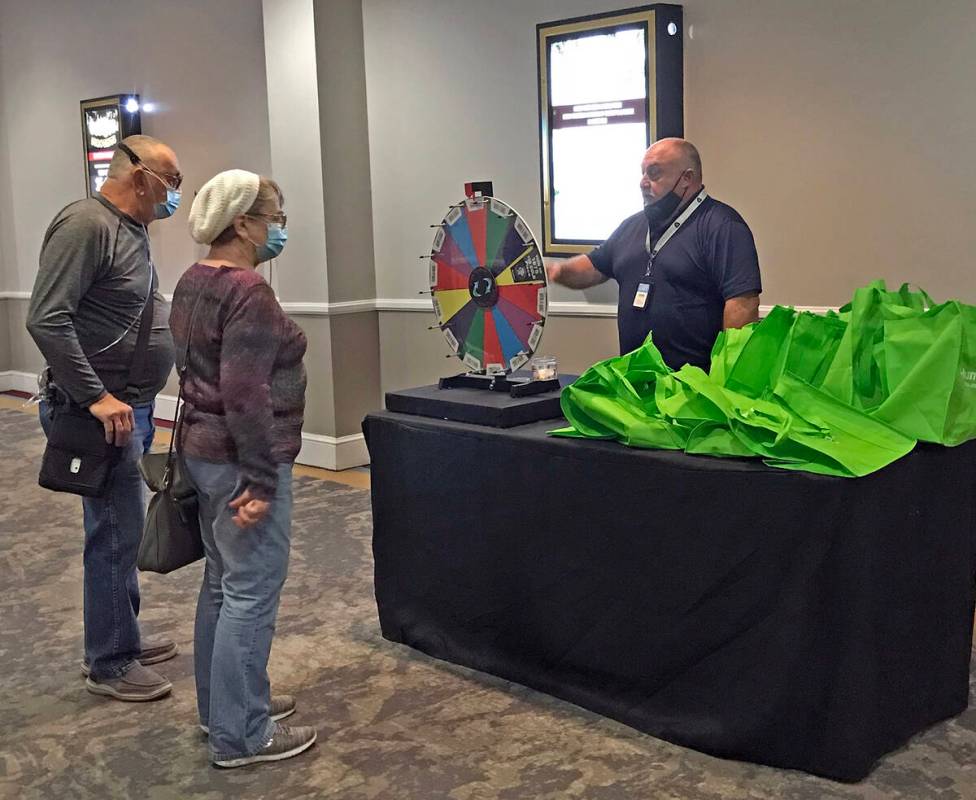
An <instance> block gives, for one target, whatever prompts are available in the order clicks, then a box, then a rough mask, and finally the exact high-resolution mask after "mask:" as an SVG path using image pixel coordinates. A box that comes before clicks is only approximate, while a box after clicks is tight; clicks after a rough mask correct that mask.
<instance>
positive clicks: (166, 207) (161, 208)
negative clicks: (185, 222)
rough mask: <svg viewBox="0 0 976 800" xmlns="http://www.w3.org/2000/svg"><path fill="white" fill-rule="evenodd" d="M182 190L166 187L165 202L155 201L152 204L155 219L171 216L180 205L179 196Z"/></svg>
mask: <svg viewBox="0 0 976 800" xmlns="http://www.w3.org/2000/svg"><path fill="white" fill-rule="evenodd" d="M181 196H182V192H180V190H179V189H170V188H168V187H167V189H166V202H165V203H156V204H155V205H154V206H153V215H154V216H155V217H156V219H166V218H167V217H171V216H173V214H174V212H175V211H176V209H177V208H179V205H180V197H181Z"/></svg>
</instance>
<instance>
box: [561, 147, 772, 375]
mask: <svg viewBox="0 0 976 800" xmlns="http://www.w3.org/2000/svg"><path fill="white" fill-rule="evenodd" d="M640 188H641V193H642V194H643V195H644V210H643V211H642V212H639V213H637V214H634V215H633V216H631V217H628V218H627V219H625V220H624V221H623V222H622V223H621V224H620V226H619V227H618V228H617V230H615V231H614V232H613V233H612V234H611V235H610V238H609V239H607V240H606V242H604V243H603V244H602V245H600V246H599V247H597V248H596V249H595V250H593V251H592V252H591V253H590V254H589V255H579V256H574V257H573V258H569V259H566V260H564V261H552V262H550V263H549V264H548V265H547V271H548V275H549V279H550V280H552V281H555V282H556V283H560V284H562V285H564V286H568V287H570V288H571V289H587V288H589V287H591V286H596V285H597V284H600V283H603V282H605V281H607V280H609V279H611V278H612V279H614V280H615V281H617V284H618V286H619V299H618V303H617V330H618V334H619V338H620V352H621V353H628V352H630V351H631V350H634V349H636V348H638V347H640V345H641V344H642V343H643V342H644V340H645V339H646V338H647V334H648V332H653V334H654V344H655V345H656V346H657V348H658V350H660V351H661V355H662V356H663V357H664V361H665V363H666V364H667V365H668V366H669V367H671V368H672V369H679V368H680V367H681V366H683V365H684V364H693V365H694V366H697V367H701V368H702V369H705V370H707V369H708V367H709V363H710V354H711V350H712V345H713V344H714V342H715V337H716V336H717V335H718V333H719V331H721V330H722V329H723V328H739V327H741V326H743V325H745V324H747V323H749V322H754V321H755V320H757V319H758V318H759V293H760V292H761V291H762V283H761V281H760V277H759V258H758V256H757V254H756V245H755V242H754V241H753V238H752V232H751V231H750V230H749V226H748V225H746V223H745V221H744V220H743V219H742V217H741V216H739V214H738V212H736V211H735V209H733V208H732V207H731V206H728V205H726V204H725V203H721V202H719V201H718V200H715V199H714V198H711V197H709V196H708V194H707V193H706V192H705V189H704V185H703V183H702V165H701V157H700V156H699V154H698V150H697V149H696V148H695V146H694V145H693V144H691V143H690V142H688V141H686V140H684V139H661V140H659V141H657V142H655V143H654V144H653V145H652V146H651V148H650V149H649V150H648V151H647V152H646V153H645V154H644V158H643V160H642V162H641V181H640Z"/></svg>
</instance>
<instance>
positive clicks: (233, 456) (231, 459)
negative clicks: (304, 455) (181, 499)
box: [170, 264, 306, 500]
mask: <svg viewBox="0 0 976 800" xmlns="http://www.w3.org/2000/svg"><path fill="white" fill-rule="evenodd" d="M197 297H199V298H200V307H199V309H198V310H197V315H196V321H195V322H194V325H193V339H192V341H191V342H190V354H189V358H188V362H189V369H188V370H187V373H186V379H185V382H184V385H183V399H184V400H185V401H186V411H185V415H184V418H183V432H182V436H181V445H182V451H183V452H184V453H185V454H186V455H190V456H195V457H197V458H202V459H206V460H208V461H216V462H221V463H235V464H238V465H239V467H240V470H241V485H242V488H249V489H250V490H251V493H252V494H253V495H254V496H255V497H258V498H260V499H262V500H270V499H271V498H272V497H273V496H274V492H275V485H276V482H277V480H276V479H277V474H276V473H277V465H278V464H288V463H291V462H293V461H294V460H295V458H296V457H297V456H298V451H299V450H300V449H301V446H302V422H303V421H304V412H305V365H304V364H303V363H302V358H303V357H304V355H305V349H306V340H305V334H304V333H303V332H302V329H301V328H299V327H298V326H297V325H296V324H295V323H294V322H292V320H291V319H289V318H288V317H287V316H286V315H285V312H284V311H282V309H281V306H280V305H278V301H277V299H276V298H275V296H274V292H273V291H272V290H271V287H270V286H268V284H267V283H265V281H264V279H263V278H262V277H261V276H260V275H258V274H257V273H256V272H255V271H254V270H250V269H236V268H232V267H222V268H220V269H216V268H214V267H208V266H205V265H203V264H194V265H193V266H191V267H190V268H189V269H188V270H187V271H186V272H184V273H183V277H181V278H180V281H179V283H178V284H177V285H176V291H175V292H174V294H173V307H172V310H171V311H170V330H172V332H173V341H174V344H175V345H176V356H177V363H178V364H180V363H181V362H182V359H183V350H184V348H185V347H186V337H187V333H188V331H189V328H190V316H191V314H192V312H193V304H194V303H195V302H196V299H197Z"/></svg>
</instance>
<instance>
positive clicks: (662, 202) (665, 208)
mask: <svg viewBox="0 0 976 800" xmlns="http://www.w3.org/2000/svg"><path fill="white" fill-rule="evenodd" d="M682 177H683V173H682V175H679V176H678V180H676V181H675V182H674V186H672V187H671V191H670V192H668V193H667V194H666V195H664V197H661V198H659V199H658V200H655V201H654V202H653V203H648V204H647V205H646V206H644V216H646V217H647V224H648V226H649V227H650V229H651V230H652V231H653V230H654V229H655V228H657V227H659V226H660V225H661V223H662V222H664V221H665V220H668V219H670V218H671V215H672V214H674V212H675V211H677V210H678V206H679V205H681V201H682V199H683V198H682V196H681V195H680V194H675V193H674V190H675V189H677V188H678V184H679V183H681V178H682Z"/></svg>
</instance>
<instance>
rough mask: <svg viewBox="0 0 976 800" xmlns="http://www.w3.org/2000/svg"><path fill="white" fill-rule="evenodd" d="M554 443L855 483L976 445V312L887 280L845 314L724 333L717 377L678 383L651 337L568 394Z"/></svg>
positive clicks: (692, 376)
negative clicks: (935, 446) (680, 453)
mask: <svg viewBox="0 0 976 800" xmlns="http://www.w3.org/2000/svg"><path fill="white" fill-rule="evenodd" d="M562 409H563V413H564V414H565V416H566V419H568V420H569V422H570V423H571V426H570V427H568V428H563V429H560V430H557V431H552V433H553V435H556V436H575V437H587V438H597V439H615V440H617V441H620V442H622V443H623V444H626V445H630V446H632V447H647V448H658V449H668V450H684V451H685V452H686V453H694V454H703V455H711V456H736V457H742V456H758V457H760V458H762V459H763V460H764V461H765V463H766V464H769V465H770V466H773V467H780V468H782V469H792V470H805V471H808V472H816V473H820V474H824V475H839V476H844V477H858V476H862V475H867V474H869V473H871V472H875V471H876V470H879V469H881V468H882V467H884V466H887V465H888V464H890V463H891V462H892V461H894V460H896V459H898V458H901V457H902V456H904V455H906V454H907V453H909V452H911V450H912V449H913V448H914V447H915V445H916V443H917V442H918V441H924V442H936V443H939V444H943V445H948V446H952V445H957V444H960V443H962V442H965V441H967V440H969V439H973V438H976V306H970V305H965V304H963V303H960V302H958V301H949V302H947V303H942V304H941V305H936V304H934V303H933V302H932V300H931V298H929V296H928V295H927V294H925V292H922V291H919V292H913V291H910V290H909V287H908V285H907V284H906V285H904V286H902V287H901V289H900V290H899V291H897V292H893V291H888V290H887V288H886V287H885V283H884V281H875V282H874V283H871V284H870V285H868V286H866V287H864V288H862V289H858V290H857V291H856V292H855V293H854V298H853V300H852V301H851V302H850V303H849V304H848V305H846V306H844V307H843V308H842V309H841V310H840V312H839V313H835V312H829V313H827V314H826V315H821V314H813V313H810V312H806V311H796V310H794V309H792V308H786V307H783V306H776V307H774V308H773V310H772V311H771V312H770V313H769V315H768V316H767V317H765V318H764V319H763V320H761V321H760V322H756V323H753V324H751V325H749V326H747V327H745V328H741V329H730V330H726V331H723V332H722V333H721V334H719V337H718V339H717V340H716V342H715V346H714V348H713V350H712V363H711V369H710V371H709V372H708V374H706V373H705V372H704V371H702V370H701V369H699V368H698V367H691V366H684V367H682V368H681V369H679V370H677V371H673V370H671V369H670V368H669V367H668V366H667V365H666V364H665V363H664V361H663V359H662V358H661V354H660V353H659V352H658V350H657V348H656V347H655V346H654V343H653V341H652V336H648V338H647V341H646V342H645V343H644V344H643V345H642V346H641V347H639V348H638V349H637V350H634V351H633V352H631V353H627V354H626V355H623V356H620V357H618V358H611V359H608V360H606V361H602V362H600V363H598V364H596V365H595V366H593V367H591V368H590V369H588V370H587V371H586V372H585V373H584V374H583V375H581V376H580V378H579V379H578V380H577V381H576V382H575V383H573V384H572V385H571V386H568V387H566V389H565V390H564V391H563V394H562Z"/></svg>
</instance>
